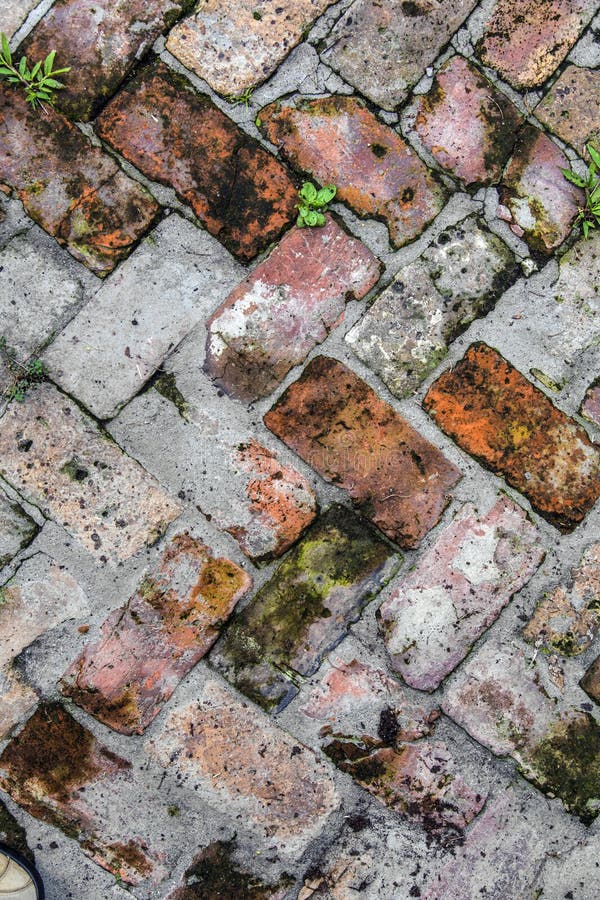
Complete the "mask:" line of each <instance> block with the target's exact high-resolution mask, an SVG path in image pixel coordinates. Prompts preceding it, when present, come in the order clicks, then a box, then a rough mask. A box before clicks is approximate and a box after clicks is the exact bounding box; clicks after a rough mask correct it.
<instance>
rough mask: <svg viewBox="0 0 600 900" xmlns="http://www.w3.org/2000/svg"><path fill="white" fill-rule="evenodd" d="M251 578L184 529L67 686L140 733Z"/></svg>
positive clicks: (90, 706) (90, 707) (68, 675)
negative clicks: (215, 554)
mask: <svg viewBox="0 0 600 900" xmlns="http://www.w3.org/2000/svg"><path fill="white" fill-rule="evenodd" d="M251 584H252V579H251V578H250V576H249V575H247V574H246V573H245V572H244V571H243V570H242V569H240V568H239V567H238V566H236V565H235V563H232V562H230V561H229V560H228V559H214V557H213V556H212V555H211V553H210V550H209V549H208V547H206V545H205V544H203V543H202V542H201V541H198V540H195V539H194V538H192V537H190V535H189V534H187V533H186V534H178V535H177V536H176V537H174V538H173V540H172V541H171V542H170V544H169V545H168V547H167V549H166V550H165V552H164V553H163V555H162V557H161V560H160V562H159V564H158V566H157V567H156V569H155V570H154V571H152V572H151V573H149V574H148V575H147V576H146V577H145V578H144V580H143V581H142V583H141V584H140V586H139V587H138V589H137V591H136V592H135V594H134V595H133V597H132V598H131V600H130V601H129V603H128V604H127V606H125V607H123V608H120V609H117V610H115V611H114V612H113V613H111V615H110V616H109V617H108V619H107V620H106V622H105V623H104V625H103V626H102V637H101V639H100V640H99V641H97V642H95V643H92V644H88V645H87V646H86V647H85V649H84V651H83V653H82V654H81V656H80V657H79V658H78V659H77V660H76V661H75V662H74V663H73V664H72V665H71V666H70V667H69V669H68V670H67V671H66V672H65V675H64V676H63V692H64V693H65V694H67V695H68V696H70V697H71V698H72V699H73V700H75V702H76V703H78V704H79V706H81V707H82V708H83V709H85V710H86V711H87V712H89V713H91V714H92V715H94V716H96V718H98V719H100V721H101V722H104V723H105V724H106V725H110V727H111V728H114V729H115V730H116V731H120V732H121V733H123V734H134V733H137V734H142V733H143V732H144V731H145V729H146V728H147V727H148V725H149V724H150V722H151V721H152V720H153V719H154V718H155V716H157V715H158V713H159V712H160V710H161V709H162V707H163V705H164V704H165V703H166V702H167V700H168V699H169V697H170V696H171V694H172V693H173V691H174V690H175V688H176V687H177V685H178V683H179V682H180V681H181V679H182V678H183V677H184V676H185V675H186V674H187V673H188V672H189V671H190V669H192V668H193V667H194V666H195V665H196V663H197V662H198V661H199V660H200V659H201V658H202V657H203V656H204V655H205V654H206V653H207V652H208V650H209V649H210V648H211V647H212V645H213V644H214V642H215V641H216V639H217V637H218V635H219V629H220V626H221V624H222V623H223V622H225V621H226V620H227V618H228V617H229V615H230V614H231V612H232V610H233V607H234V606H235V604H236V603H237V601H238V600H239V599H240V597H242V596H243V595H244V594H245V593H246V591H247V590H248V589H249V588H250V586H251Z"/></svg>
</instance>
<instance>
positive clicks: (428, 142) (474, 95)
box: [415, 56, 523, 185]
mask: <svg viewBox="0 0 600 900" xmlns="http://www.w3.org/2000/svg"><path fill="white" fill-rule="evenodd" d="M417 109H418V112H417V118H416V122H415V128H416V131H417V134H418V135H419V137H420V139H421V141H422V142H423V144H424V145H425V146H426V147H427V149H428V150H429V152H430V153H431V154H432V155H433V156H434V158H435V159H436V160H437V162H438V163H439V164H440V166H442V167H443V168H444V169H447V170H448V171H449V172H451V173H452V175H454V176H456V177H457V178H460V180H461V181H463V182H464V183H465V184H466V185H474V184H495V183H496V182H498V181H499V180H500V176H501V174H502V170H503V168H504V166H505V164H506V163H507V161H508V159H509V157H510V155H511V153H512V149H513V146H514V143H515V140H516V133H517V129H518V127H519V126H520V124H521V123H522V121H523V116H522V115H521V114H520V113H519V111H518V109H517V108H516V106H514V104H513V103H511V101H510V100H509V99H508V97H507V96H506V95H505V94H503V93H501V91H499V90H497V88H495V87H494V85H493V84H492V83H491V82H490V81H488V79H487V78H485V76H484V75H482V74H481V72H480V71H479V70H478V69H476V68H475V66H473V65H471V63H469V62H467V60H466V59H464V58H463V57H462V56H453V57H452V58H451V59H449V60H448V62H447V63H445V64H444V65H443V66H442V68H441V69H440V71H439V72H438V73H437V75H436V76H435V79H434V82H433V86H432V88H431V90H430V91H429V93H428V94H425V95H424V96H423V97H421V98H420V99H419V101H418V107H417Z"/></svg>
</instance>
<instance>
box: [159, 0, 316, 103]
mask: <svg viewBox="0 0 600 900" xmlns="http://www.w3.org/2000/svg"><path fill="white" fill-rule="evenodd" d="M333 2H334V0H294V2H293V3H280V2H279V0H258V2H256V0H241V2H240V0H205V2H204V3H202V4H201V5H200V6H199V7H198V8H197V9H196V11H195V12H194V15H193V16H190V17H189V18H188V19H185V20H184V21H183V22H181V23H180V24H179V25H176V26H175V28H173V29H172V31H171V33H170V34H169V39H168V41H167V49H168V50H170V52H171V53H172V54H173V56H175V57H177V59H178V60H179V61H180V62H181V63H183V65H184V66H186V68H188V69H191V70H192V72H195V74H196V75H198V77H199V78H203V79H204V81H206V82H207V83H208V84H209V85H210V86H211V88H212V89H213V90H214V91H217V93H219V94H223V95H224V96H225V97H229V96H233V97H236V96H241V95H242V94H243V93H244V92H245V91H247V90H248V89H250V88H254V87H256V85H258V84H261V83H262V82H263V81H264V80H265V79H266V78H268V77H269V75H271V74H272V73H273V72H274V71H275V69H276V68H277V67H278V66H279V64H280V63H281V62H282V61H283V60H284V59H285V57H286V56H287V55H288V53H289V52H290V50H292V48H293V47H295V46H296V44H297V43H299V41H300V40H301V39H302V35H303V34H304V32H305V31H306V30H307V29H308V28H309V26H310V25H311V24H312V22H313V21H314V20H315V19H316V18H317V17H318V16H320V15H321V14H322V13H323V12H325V10H326V9H327V7H328V6H331V5H332V3H333Z"/></svg>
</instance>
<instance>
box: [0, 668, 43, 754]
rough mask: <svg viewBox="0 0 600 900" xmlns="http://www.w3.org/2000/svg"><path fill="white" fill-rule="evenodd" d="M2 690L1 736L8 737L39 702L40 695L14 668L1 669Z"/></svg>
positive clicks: (0, 706) (0, 687)
mask: <svg viewBox="0 0 600 900" xmlns="http://www.w3.org/2000/svg"><path fill="white" fill-rule="evenodd" d="M0 690H1V691H2V696H1V697H0V737H2V738H6V737H8V734H9V732H11V731H12V729H13V728H14V727H15V726H16V725H18V724H19V722H22V721H23V720H24V719H25V718H26V717H27V714H28V713H29V712H30V711H31V710H32V709H33V707H34V706H35V705H36V704H37V702H38V695H37V693H36V692H35V691H34V690H33V688H31V687H30V686H29V685H28V684H26V683H25V682H24V681H23V679H22V678H21V677H20V675H19V674H18V673H17V672H16V671H15V670H14V669H13V668H9V669H6V670H4V671H0Z"/></svg>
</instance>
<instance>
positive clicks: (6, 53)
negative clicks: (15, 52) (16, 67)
mask: <svg viewBox="0 0 600 900" xmlns="http://www.w3.org/2000/svg"><path fill="white" fill-rule="evenodd" d="M1 40H2V56H3V57H4V62H7V63H8V64H9V66H10V64H11V63H12V54H11V52H10V47H9V45H8V38H7V37H6V35H5V34H4V32H2V35H1Z"/></svg>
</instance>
